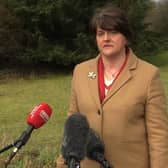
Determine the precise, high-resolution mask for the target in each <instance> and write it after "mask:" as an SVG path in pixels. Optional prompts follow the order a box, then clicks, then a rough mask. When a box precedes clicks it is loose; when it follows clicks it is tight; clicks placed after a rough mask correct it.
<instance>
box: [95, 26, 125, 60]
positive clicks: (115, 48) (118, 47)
mask: <svg viewBox="0 0 168 168" xmlns="http://www.w3.org/2000/svg"><path fill="white" fill-rule="evenodd" d="M96 41H97V46H98V49H99V51H100V53H101V54H102V55H104V56H106V57H113V56H114V57H115V56H117V55H119V54H121V53H122V52H123V51H125V45H126V44H127V39H126V38H125V36H124V35H123V34H121V33H120V32H116V31H107V30H104V29H101V28H99V27H98V28H97V32H96Z"/></svg>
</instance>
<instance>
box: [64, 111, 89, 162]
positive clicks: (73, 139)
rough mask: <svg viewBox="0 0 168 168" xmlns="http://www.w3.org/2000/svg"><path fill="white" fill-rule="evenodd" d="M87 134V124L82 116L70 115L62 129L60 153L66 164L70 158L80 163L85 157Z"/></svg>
mask: <svg viewBox="0 0 168 168" xmlns="http://www.w3.org/2000/svg"><path fill="white" fill-rule="evenodd" d="M88 132H89V124H88V122H87V119H86V117H85V116H84V115H82V114H80V113H75V114H72V115H71V116H69V117H68V119H67V120H66V122H65V127H64V137H63V142H62V147H61V152H62V155H63V157H64V158H65V160H66V161H67V162H68V161H69V160H70V159H71V158H75V159H76V160H77V161H81V160H82V159H83V158H84V156H85V148H86V143H87V137H88Z"/></svg>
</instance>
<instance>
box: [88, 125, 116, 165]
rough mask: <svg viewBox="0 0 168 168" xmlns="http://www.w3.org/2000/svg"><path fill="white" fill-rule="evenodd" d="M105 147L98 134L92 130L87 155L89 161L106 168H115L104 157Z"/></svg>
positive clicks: (89, 135) (89, 134)
mask: <svg viewBox="0 0 168 168" xmlns="http://www.w3.org/2000/svg"><path fill="white" fill-rule="evenodd" d="M104 152H105V146H104V143H103V141H102V140H101V139H100V137H99V136H98V134H96V132H95V131H94V130H93V129H91V128H90V130H89V133H88V142H87V147H86V155H87V157H88V158H89V159H91V160H95V161H97V162H99V163H100V164H101V165H102V166H103V167H104V168H113V166H112V165H111V164H110V163H109V162H108V161H107V160H106V159H105V157H104Z"/></svg>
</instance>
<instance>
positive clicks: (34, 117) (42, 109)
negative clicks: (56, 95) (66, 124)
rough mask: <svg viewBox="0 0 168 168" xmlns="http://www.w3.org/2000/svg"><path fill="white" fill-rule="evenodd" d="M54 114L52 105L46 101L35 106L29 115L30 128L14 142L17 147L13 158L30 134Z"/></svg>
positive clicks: (12, 155)
mask: <svg viewBox="0 0 168 168" xmlns="http://www.w3.org/2000/svg"><path fill="white" fill-rule="evenodd" d="M51 114H52V109H51V107H50V106H49V105H48V104H46V103H41V104H39V105H38V106H36V107H35V108H33V110H32V112H31V113H30V114H29V115H28V117H27V124H28V125H29V126H28V128H27V129H26V130H25V131H23V133H22V134H21V136H20V137H19V139H18V140H17V141H16V142H14V144H15V145H14V146H15V148H14V149H13V153H12V154H11V156H10V158H13V157H14V156H15V154H16V153H17V151H18V150H19V149H20V148H21V147H22V146H23V145H25V144H26V143H27V141H28V140H29V138H30V135H31V133H32V131H33V130H34V129H37V128H40V127H41V126H42V125H43V124H45V123H46V122H47V121H48V119H49V118H50V116H51Z"/></svg>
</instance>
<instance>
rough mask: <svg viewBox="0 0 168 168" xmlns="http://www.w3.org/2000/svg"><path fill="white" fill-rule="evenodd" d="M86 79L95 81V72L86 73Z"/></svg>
mask: <svg viewBox="0 0 168 168" xmlns="http://www.w3.org/2000/svg"><path fill="white" fill-rule="evenodd" d="M88 78H92V79H95V78H96V73H95V72H89V73H88Z"/></svg>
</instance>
